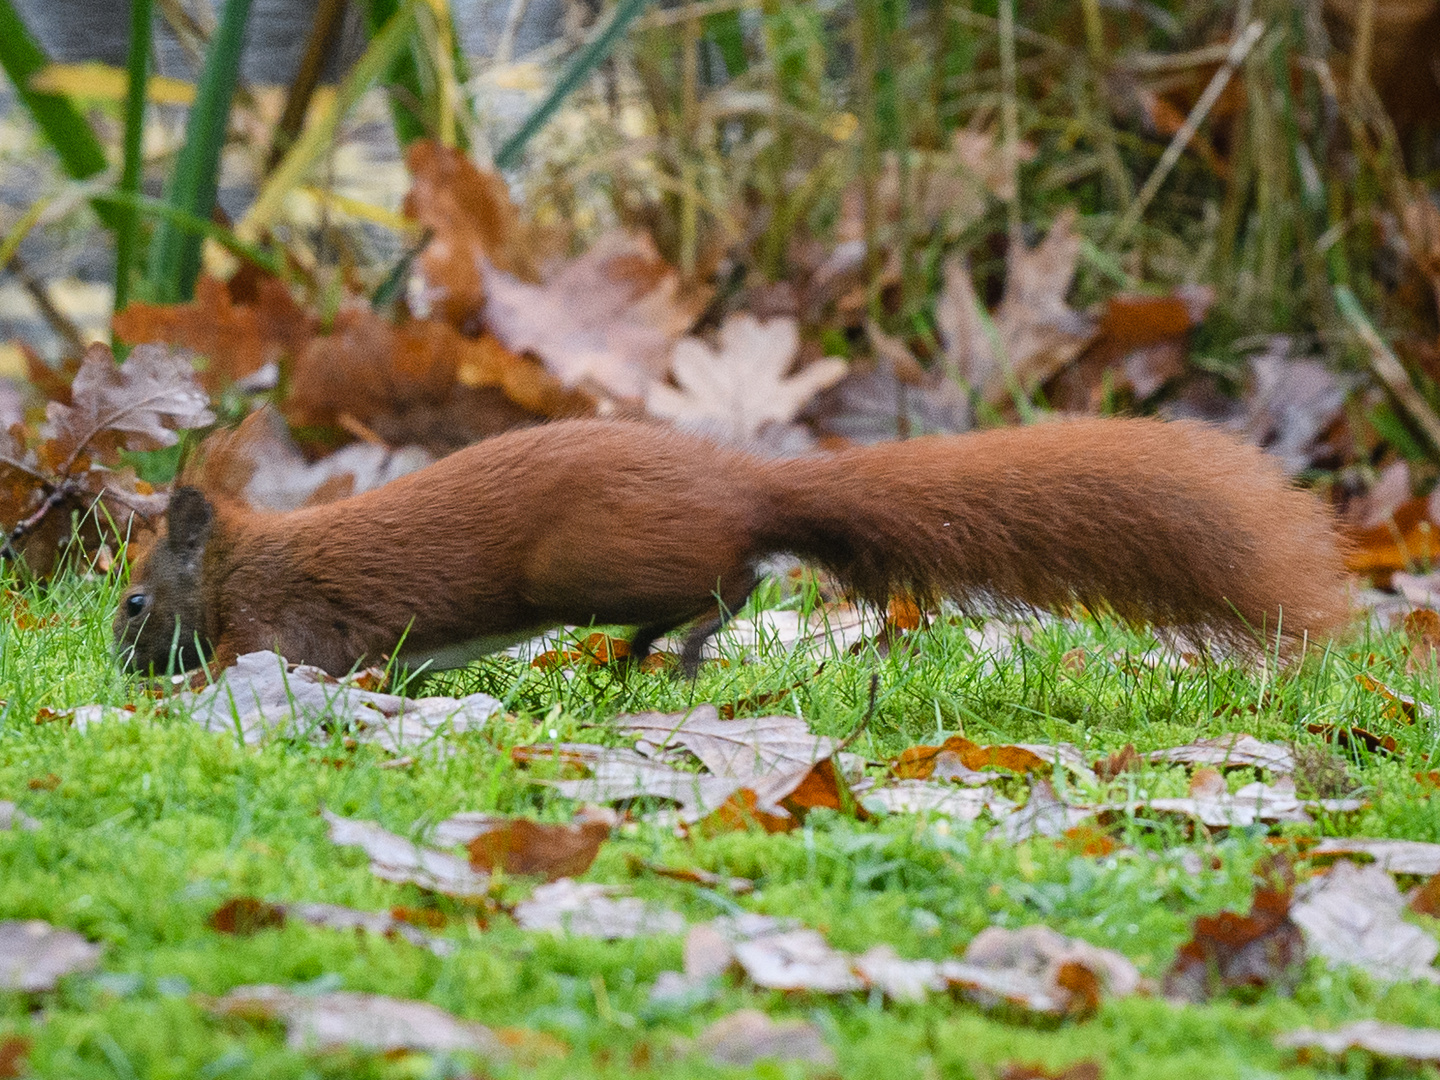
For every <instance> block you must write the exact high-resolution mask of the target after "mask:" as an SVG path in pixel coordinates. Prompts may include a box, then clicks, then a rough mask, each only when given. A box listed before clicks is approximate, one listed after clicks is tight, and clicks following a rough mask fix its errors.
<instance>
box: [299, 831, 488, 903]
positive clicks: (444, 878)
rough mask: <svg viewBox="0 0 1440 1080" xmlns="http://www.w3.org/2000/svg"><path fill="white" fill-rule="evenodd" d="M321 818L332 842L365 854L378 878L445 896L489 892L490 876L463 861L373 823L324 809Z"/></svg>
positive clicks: (477, 894)
mask: <svg viewBox="0 0 1440 1080" xmlns="http://www.w3.org/2000/svg"><path fill="white" fill-rule="evenodd" d="M321 815H322V816H323V817H324V818H325V820H326V821H327V822H328V823H329V825H330V840H331V842H332V843H335V844H339V845H340V846H342V847H358V848H360V849H361V850H362V851H364V852H365V854H366V856H367V857H368V858H369V859H370V872H371V873H373V874H374V875H375V876H376V877H378V878H381V879H383V880H385V881H395V882H401V883H409V884H412V885H418V886H419V887H420V888H422V889H429V890H430V891H431V892H438V893H444V894H445V895H446V896H484V895H485V894H486V893H487V892H489V890H490V875H489V874H481V873H477V872H476V871H474V870H472V869H471V868H470V864H469V863H467V862H466V861H465V860H464V859H457V858H456V857H455V856H454V855H447V854H446V853H445V852H443V851H435V850H433V849H431V848H427V847H421V846H420V845H419V844H416V843H414V842H413V841H410V840H407V839H406V838H405V837H403V836H397V835H396V834H395V833H392V832H390V831H389V830H388V829H384V828H382V827H380V826H379V825H377V824H376V823H375V822H373V821H359V820H355V819H353V818H344V817H340V816H339V815H338V814H333V813H331V812H330V811H329V810H322V811H321Z"/></svg>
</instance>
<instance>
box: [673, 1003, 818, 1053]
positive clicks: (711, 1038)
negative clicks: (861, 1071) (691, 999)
mask: <svg viewBox="0 0 1440 1080" xmlns="http://www.w3.org/2000/svg"><path fill="white" fill-rule="evenodd" d="M695 1048H696V1050H698V1051H700V1052H701V1053H703V1054H705V1056H706V1057H708V1058H709V1059H710V1060H711V1061H713V1062H715V1063H716V1064H717V1065H753V1064H755V1063H756V1062H758V1061H764V1060H767V1059H769V1060H774V1061H807V1062H810V1063H812V1064H815V1065H833V1064H834V1063H835V1053H834V1051H832V1050H831V1049H830V1048H829V1047H828V1046H826V1045H825V1038H824V1036H823V1035H822V1034H821V1032H820V1029H819V1028H818V1027H816V1026H815V1025H814V1024H812V1023H810V1022H809V1021H807V1020H780V1021H776V1020H771V1019H770V1018H769V1017H768V1016H766V1015H765V1014H764V1013H762V1012H760V1011H759V1010H758V1009H741V1010H739V1011H738V1012H733V1013H731V1014H730V1015H729V1016H725V1017H722V1018H721V1019H719V1020H716V1021H715V1022H714V1023H713V1024H711V1025H710V1026H709V1027H707V1028H706V1029H705V1030H704V1031H702V1032H701V1033H700V1034H699V1035H698V1036H696V1039H695Z"/></svg>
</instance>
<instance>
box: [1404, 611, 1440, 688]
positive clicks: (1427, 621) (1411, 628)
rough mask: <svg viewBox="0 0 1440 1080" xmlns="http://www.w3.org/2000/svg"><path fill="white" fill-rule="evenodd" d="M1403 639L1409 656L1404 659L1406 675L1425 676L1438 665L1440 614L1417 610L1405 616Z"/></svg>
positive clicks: (1439, 657) (1439, 663) (1439, 660)
mask: <svg viewBox="0 0 1440 1080" xmlns="http://www.w3.org/2000/svg"><path fill="white" fill-rule="evenodd" d="M1404 627H1405V639H1406V642H1407V643H1408V644H1409V646H1410V655H1409V656H1407V657H1406V658H1405V673H1406V674H1407V675H1415V674H1427V673H1430V672H1433V671H1435V670H1436V667H1437V665H1440V652H1437V650H1440V613H1437V612H1435V611H1434V610H1432V609H1431V608H1419V609H1418V610H1416V611H1412V612H1410V613H1409V614H1408V615H1406V616H1405V622H1404Z"/></svg>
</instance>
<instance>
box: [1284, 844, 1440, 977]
mask: <svg viewBox="0 0 1440 1080" xmlns="http://www.w3.org/2000/svg"><path fill="white" fill-rule="evenodd" d="M1404 911H1405V897H1404V896H1402V895H1401V893H1400V890H1399V889H1398V888H1396V886H1395V882H1394V880H1393V879H1392V878H1391V877H1390V875H1389V874H1387V873H1386V872H1385V871H1384V870H1381V869H1380V868H1379V867H1378V866H1374V865H1369V866H1356V865H1355V864H1353V863H1348V862H1342V863H1336V864H1335V866H1334V867H1333V868H1332V869H1331V870H1330V872H1329V873H1327V874H1324V875H1323V876H1321V877H1319V878H1316V879H1315V880H1313V881H1310V882H1307V883H1306V884H1305V885H1304V886H1302V887H1301V888H1300V889H1299V890H1297V892H1296V897H1295V901H1294V903H1293V904H1292V905H1291V907H1290V918H1291V920H1292V921H1293V922H1294V923H1295V925H1297V926H1299V927H1300V930H1301V932H1302V933H1304V935H1305V944H1306V946H1307V947H1308V948H1309V950H1310V951H1311V952H1312V953H1315V954H1316V955H1319V956H1323V957H1324V958H1325V959H1326V961H1328V962H1329V963H1330V964H1332V965H1352V966H1354V967H1358V968H1361V969H1363V970H1364V971H1366V972H1368V973H1369V974H1370V975H1372V976H1374V977H1375V978H1377V979H1380V980H1382V981H1385V982H1395V981H1400V980H1407V979H1422V980H1424V981H1426V982H1433V983H1440V971H1437V970H1436V969H1435V968H1434V967H1432V966H1431V965H1432V963H1433V962H1434V960H1435V957H1436V955H1437V954H1440V942H1437V941H1436V940H1435V939H1434V938H1433V937H1431V936H1430V935H1429V934H1427V933H1426V932H1425V931H1424V930H1422V929H1420V927H1418V926H1416V925H1414V924H1413V923H1409V922H1406V921H1405V920H1404V919H1403V918H1402V914H1403V913H1404Z"/></svg>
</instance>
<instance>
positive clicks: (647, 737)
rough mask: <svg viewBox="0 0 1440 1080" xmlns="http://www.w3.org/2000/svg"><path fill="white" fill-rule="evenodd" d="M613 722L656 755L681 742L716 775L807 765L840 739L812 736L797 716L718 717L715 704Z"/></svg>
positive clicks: (756, 773) (752, 774) (751, 774)
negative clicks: (685, 711) (682, 711)
mask: <svg viewBox="0 0 1440 1080" xmlns="http://www.w3.org/2000/svg"><path fill="white" fill-rule="evenodd" d="M617 723H618V725H619V728H620V730H621V731H624V732H626V733H627V734H632V735H638V736H640V740H639V742H638V743H637V744H636V749H637V750H639V751H640V752H641V753H642V754H646V755H647V756H650V757H655V756H658V755H659V754H661V753H662V752H663V751H665V750H670V749H674V748H677V747H683V748H684V749H685V750H688V751H689V752H690V753H692V754H694V755H695V757H697V758H698V759H699V760H700V763H701V764H702V765H704V766H705V768H707V769H708V770H710V772H711V773H713V774H714V775H716V776H726V777H739V778H742V779H749V778H752V777H757V776H764V775H767V774H769V773H773V772H779V771H789V770H793V769H797V768H802V767H803V768H808V767H809V766H811V765H814V764H815V763H816V762H817V761H823V760H825V759H826V758H828V757H830V756H831V755H832V754H834V753H835V752H836V751H837V750H839V749H840V740H838V739H833V738H830V737H829V736H827V735H816V734H815V733H814V732H812V731H811V730H810V727H809V725H808V724H806V723H805V721H804V720H801V719H799V718H798V717H794V716H759V717H745V718H743V719H735V720H722V719H720V713H719V710H717V709H716V708H715V706H714V705H699V706H697V707H696V708H695V709H693V710H691V711H690V712H688V713H637V714H635V715H633V716H621V717H620V718H619V719H618V721H617Z"/></svg>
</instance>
